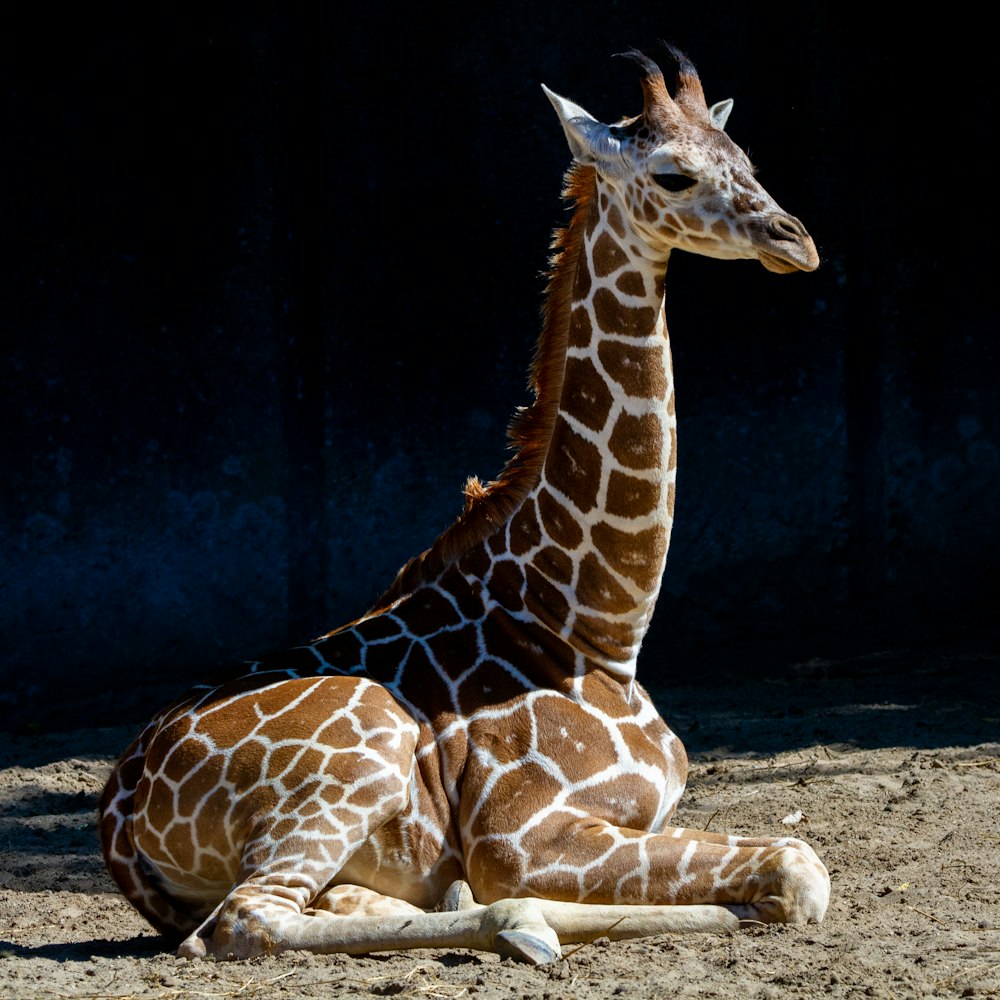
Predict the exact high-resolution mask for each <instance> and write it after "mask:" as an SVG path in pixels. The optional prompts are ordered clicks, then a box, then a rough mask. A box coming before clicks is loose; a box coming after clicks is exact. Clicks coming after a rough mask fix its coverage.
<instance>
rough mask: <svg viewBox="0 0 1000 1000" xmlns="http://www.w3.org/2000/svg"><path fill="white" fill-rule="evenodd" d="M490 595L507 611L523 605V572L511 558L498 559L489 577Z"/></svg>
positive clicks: (518, 609)
mask: <svg viewBox="0 0 1000 1000" xmlns="http://www.w3.org/2000/svg"><path fill="white" fill-rule="evenodd" d="M489 590H490V596H491V597H492V598H493V599H494V600H495V601H496V602H497V603H498V604H499V605H500V606H501V607H503V608H506V609H507V610H508V611H520V610H521V609H522V608H523V607H524V572H523V571H522V570H521V565H520V563H517V562H515V561H514V560H513V559H500V560H498V561H497V563H496V565H494V567H493V572H492V573H491V574H490V579H489Z"/></svg>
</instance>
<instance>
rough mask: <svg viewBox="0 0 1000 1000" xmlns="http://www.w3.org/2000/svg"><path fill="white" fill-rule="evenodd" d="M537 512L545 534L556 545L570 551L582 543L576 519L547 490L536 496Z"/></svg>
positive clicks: (581, 531)
mask: <svg viewBox="0 0 1000 1000" xmlns="http://www.w3.org/2000/svg"><path fill="white" fill-rule="evenodd" d="M538 512H539V514H540V515H541V518H542V526H543V527H544V528H545V533H546V534H547V535H548V536H549V538H551V539H552V541H553V542H555V543H556V545H559V546H561V547H562V548H564V549H570V550H572V549H575V548H576V547H577V546H578V545H579V544H580V543H581V542H582V541H583V529H582V528H581V527H580V525H579V524H578V523H577V520H576V518H575V517H574V516H573V514H571V513H570V512H569V511H568V510H567V509H566V508H565V507H564V506H563V505H562V504H561V503H560V502H559V501H558V500H557V499H556V498H555V497H554V496H553V495H552V494H551V493H550V492H549V491H548V490H545V489H543V490H541V491H540V492H539V494H538Z"/></svg>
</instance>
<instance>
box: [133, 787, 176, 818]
mask: <svg viewBox="0 0 1000 1000" xmlns="http://www.w3.org/2000/svg"><path fill="white" fill-rule="evenodd" d="M136 812H137V813H138V812H141V814H142V816H143V818H144V819H145V821H146V823H147V824H148V826H149V828H150V829H152V830H154V831H159V830H165V829H166V828H167V826H168V825H169V823H170V821H171V820H172V819H173V817H174V790H173V789H172V788H171V787H170V785H168V784H167V783H166V782H165V781H164V780H163V778H162V777H160V776H158V775H157V776H155V777H153V778H150V777H149V776H146V777H144V778H143V780H142V781H141V782H140V784H139V787H138V788H137V789H136Z"/></svg>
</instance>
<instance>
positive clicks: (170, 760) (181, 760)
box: [147, 719, 208, 782]
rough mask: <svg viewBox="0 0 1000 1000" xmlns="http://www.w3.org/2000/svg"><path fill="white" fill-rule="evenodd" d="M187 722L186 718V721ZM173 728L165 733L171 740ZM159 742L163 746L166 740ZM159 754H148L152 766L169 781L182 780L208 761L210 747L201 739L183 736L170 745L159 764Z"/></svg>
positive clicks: (184, 727) (185, 727)
mask: <svg viewBox="0 0 1000 1000" xmlns="http://www.w3.org/2000/svg"><path fill="white" fill-rule="evenodd" d="M186 722H187V720H186V719H185V720H184V723H186ZM173 728H174V727H173V726H171V727H170V728H169V729H168V731H167V733H166V734H165V735H166V736H167V739H168V740H170V741H173V740H174V734H173V731H172V730H173ZM180 728H182V729H187V726H186V725H182V726H181V727H180ZM157 742H158V743H159V744H160V746H162V745H163V744H164V743H165V742H166V740H163V741H157ZM158 749H159V747H158ZM158 756H159V755H158V754H157V756H156V757H154V756H153V755H152V754H150V755H148V756H147V760H148V761H149V763H150V766H151V767H155V768H156V770H158V771H160V772H161V773H162V774H163V776H164V777H165V778H166V779H167V780H168V781H174V782H181V781H183V780H184V778H185V777H187V775H189V774H190V773H191V772H192V771H194V770H195V769H196V768H198V767H199V766H200V765H202V764H204V763H205V762H206V760H207V758H208V748H207V747H206V746H205V744H204V743H202V742H201V741H200V740H192V739H183V738H182V739H180V740H178V741H177V742H175V743H174V744H173V746H170V747H168V749H167V751H166V756H165V758H164V759H163V761H162V763H159V766H157V758H158Z"/></svg>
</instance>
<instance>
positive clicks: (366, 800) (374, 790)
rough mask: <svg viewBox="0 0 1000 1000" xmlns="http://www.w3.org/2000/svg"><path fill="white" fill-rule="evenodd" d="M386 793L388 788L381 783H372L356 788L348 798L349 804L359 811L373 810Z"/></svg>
mask: <svg viewBox="0 0 1000 1000" xmlns="http://www.w3.org/2000/svg"><path fill="white" fill-rule="evenodd" d="M385 793H386V786H385V784H384V783H383V782H381V781H372V782H369V783H368V784H367V785H361V786H360V787H359V788H355V789H354V791H352V792H351V794H350V795H348V797H347V804H348V805H351V806H354V807H355V808H357V809H371V808H372V807H373V806H376V805H378V803H379V801H380V800H381V799H382V797H383V796H384V795H385Z"/></svg>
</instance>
